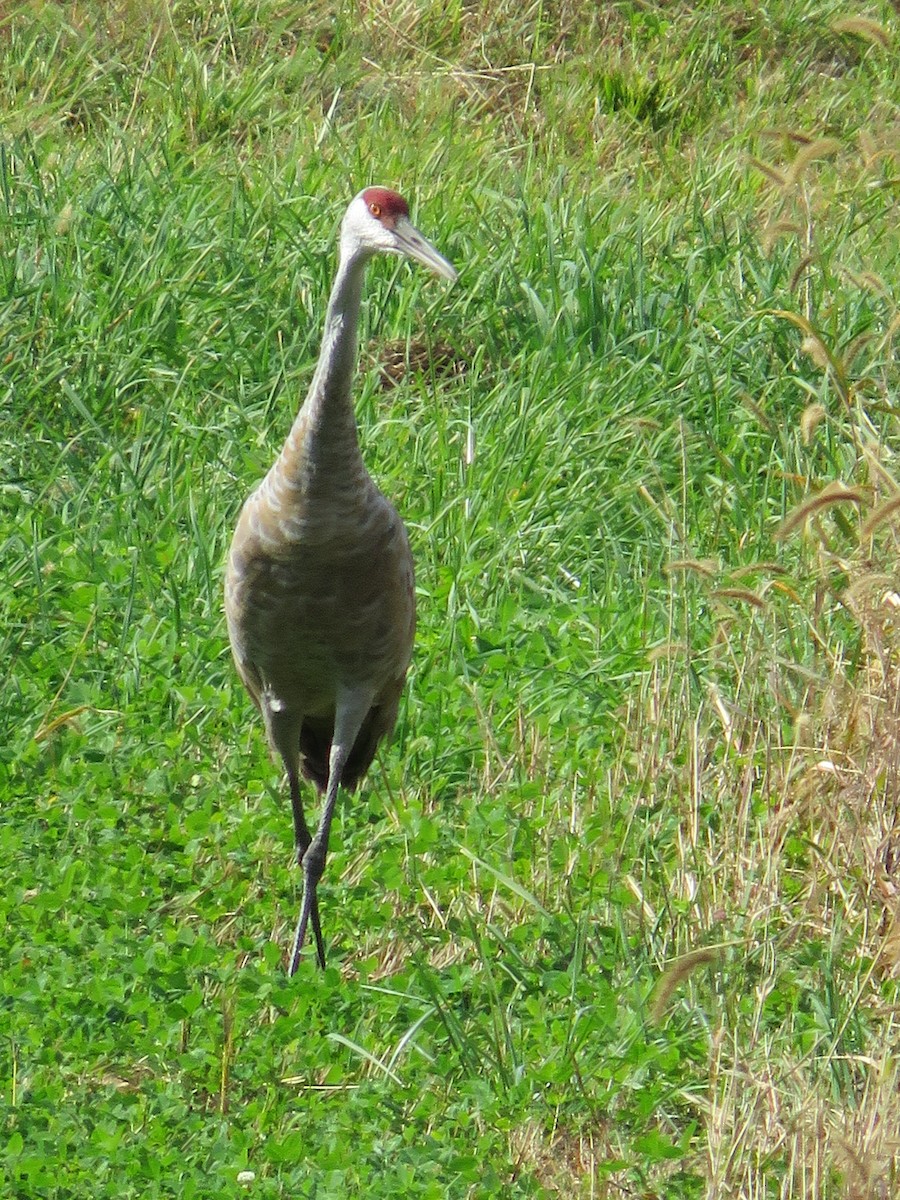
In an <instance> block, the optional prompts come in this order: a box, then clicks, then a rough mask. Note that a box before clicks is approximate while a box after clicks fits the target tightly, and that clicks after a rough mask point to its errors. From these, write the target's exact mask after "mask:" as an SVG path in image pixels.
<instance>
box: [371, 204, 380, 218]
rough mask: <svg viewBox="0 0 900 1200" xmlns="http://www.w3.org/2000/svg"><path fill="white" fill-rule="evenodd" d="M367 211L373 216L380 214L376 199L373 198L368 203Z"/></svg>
mask: <svg viewBox="0 0 900 1200" xmlns="http://www.w3.org/2000/svg"><path fill="white" fill-rule="evenodd" d="M369 212H370V213H371V214H372V216H373V217H380V216H381V205H380V204H379V203H378V201H377V200H373V201H372V203H371V204H370V205H369Z"/></svg>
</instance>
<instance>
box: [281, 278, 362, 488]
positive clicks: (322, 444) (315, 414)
mask: <svg viewBox="0 0 900 1200" xmlns="http://www.w3.org/2000/svg"><path fill="white" fill-rule="evenodd" d="M366 261H367V259H366V258H364V257H361V256H356V257H351V256H347V257H344V256H343V255H342V256H341V259H340V261H339V263H338V270H337V275H336V276H335V280H334V284H333V286H332V289H331V296H330V298H329V300H328V309H327V311H326V313H325V328H324V330H323V333H322V346H321V349H320V351H319V361H318V363H317V364H316V371H315V374H314V375H313V379H312V383H311V384H310V387H309V391H308V392H307V395H306V400H305V401H304V403H303V406H302V407H301V409H300V411H299V412H298V413H297V416H296V419H295V420H294V424H293V426H292V427H291V432H290V434H289V435H288V439H287V441H286V442H285V444H284V448H283V450H282V452H281V456H280V458H279V460H278V463H277V464H276V466H277V467H278V468H279V470H280V472H281V474H282V475H283V476H286V480H285V481H286V482H288V483H289V484H290V485H292V486H293V487H297V488H300V489H301V490H304V491H306V490H308V489H310V488H313V487H314V488H316V490H318V488H319V487H320V486H322V487H324V488H326V489H330V488H332V487H334V486H337V485H340V484H341V483H342V482H343V483H349V482H350V480H351V478H352V477H353V476H355V475H357V474H358V472H359V471H360V470H364V469H365V468H364V467H363V462H362V456H361V455H360V451H359V441H358V438H357V433H356V414H355V412H354V408H353V398H352V391H351V385H352V382H353V374H354V371H355V368H356V348H357V329H358V326H359V308H360V300H361V297H362V285H363V276H364V274H365V269H366Z"/></svg>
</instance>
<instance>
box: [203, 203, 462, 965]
mask: <svg viewBox="0 0 900 1200" xmlns="http://www.w3.org/2000/svg"><path fill="white" fill-rule="evenodd" d="M375 254H400V255H406V256H407V257H409V258H412V259H415V260H416V261H418V262H420V263H423V264H424V265H425V266H426V267H430V268H431V270H432V271H434V272H436V273H437V274H438V275H443V276H444V277H445V278H447V279H451V280H452V279H455V278H456V271H455V270H454V268H453V267H452V266H451V265H450V263H449V262H447V260H446V259H445V258H443V257H442V256H441V255H440V254H438V252H437V250H435V248H434V247H433V246H432V245H431V244H430V243H429V242H427V241H426V240H425V238H424V237H423V236H422V235H421V233H419V231H418V230H417V229H416V228H415V227H414V226H413V225H412V224H411V222H410V220H409V207H408V205H407V203H406V201H405V200H404V199H403V197H402V196H398V195H397V193H396V192H392V191H390V190H388V189H387V188H382V187H370V188H366V189H365V191H363V192H360V194H359V195H358V196H356V197H355V199H354V200H353V201H352V202H351V203H350V206H349V208H348V209H347V212H346V215H345V216H344V220H343V223H342V225H341V236H340V254H339V261H338V269H337V275H336V277H335V280H334V284H333V286H332V289H331V297H330V299H329V301H328V309H327V312H326V314H325V328H324V332H323V335H322V347H321V350H320V352H319V361H318V364H317V366H316V370H315V374H314V376H313V380H312V384H311V385H310V389H309V392H308V394H307V396H306V400H305V401H304V403H303V405H302V407H301V408H300V411H299V412H298V414H297V416H296V418H295V420H294V423H293V425H292V426H291V431H290V433H289V434H288V437H287V441H286V442H285V443H284V446H283V447H282V450H281V453H280V454H279V456H278V458H277V459H276V460H275V463H274V464H273V466H272V467H271V469H270V471H269V473H268V475H266V477H265V479H264V480H263V481H262V483H261V484H260V485H259V486H258V487H257V489H256V490H255V491H254V492H253V493H252V494H251V495H250V497H249V498H248V500H247V501H246V503H245V504H244V507H243V510H242V511H241V515H240V519H239V521H238V525H237V529H236V530H235V534H234V539H233V541H232V543H231V551H230V553H229V556H228V565H227V568H226V577H225V614H226V618H227V621H228V634H229V637H230V639H231V648H232V652H233V654H234V660H235V663H236V664H237V669H238V673H239V674H240V677H241V679H242V680H243V682H244V684H245V686H246V688H247V690H248V692H249V693H250V695H251V697H252V698H253V700H254V702H255V703H256V705H257V707H258V708H259V710H260V712H261V714H262V718H263V721H264V722H265V728H266V733H267V735H268V738H269V742H270V744H271V746H272V748H273V749H274V750H275V751H277V753H278V754H279V755H280V756H281V759H282V761H283V762H284V767H285V770H286V772H287V777H288V784H289V786H290V793H291V807H292V810H293V817H294V844H295V847H296V854H297V861H298V862H299V863H300V865H301V866H302V868H303V879H304V886H303V902H302V905H301V909H300V917H299V920H298V922H297V930H296V933H295V935H294V942H293V948H292V950H291V957H290V963H289V967H288V973H289V974H291V975H293V974H294V972H295V971H296V969H297V964H298V962H299V958H300V952H301V950H302V949H303V943H304V940H305V938H306V931H307V926H308V924H310V923H311V924H312V928H313V933H314V935H315V939H316V952H317V956H318V960H319V965H320V966H321V967H323V968H324V966H325V945H324V942H323V941H322V928H321V924H320V921H319V907H318V900H317V894H316V890H317V887H318V883H319V880H320V878H321V876H322V872H323V870H324V867H325V858H326V855H327V853H328V836H329V833H330V830H331V821H332V817H333V815H334V807H335V802H336V800H337V794H338V788H339V786H340V785H341V784H343V785H344V787H346V788H353V787H355V786H356V785H357V784H358V783H359V781H360V779H361V778H362V777H363V775H364V774H365V773H366V771H367V770H368V768H369V766H370V764H371V762H372V759H373V757H374V755H375V750H376V747H377V746H378V743H379V742H380V741H381V739H382V738H384V737H387V736H388V735H389V734H390V733H391V731H392V730H393V728H394V723H395V721H396V719H397V708H398V705H399V702H400V694H401V691H402V689H403V682H404V679H405V677H406V669H407V667H408V666H409V660H410V655H411V653H412V643H413V631H414V628H415V619H416V615H415V598H414V593H413V563H412V556H411V554H410V549H409V540H408V538H407V536H406V530H405V529H404V527H403V522H402V521H401V520H400V517H399V516H398V515H397V512H396V510H395V509H394V507H393V505H392V504H391V503H390V501H388V500H387V499H385V497H384V496H383V495H382V494H381V492H380V491H379V490H378V488H377V487H376V486H375V484H374V482H373V481H372V479H371V477H370V475H369V473H368V471H367V470H366V468H365V465H364V464H363V460H362V455H361V454H360V450H359V443H358V440H357V430H356V416H355V413H354V409H353V402H352V398H351V394H350V385H351V380H352V376H353V371H354V367H355V364H356V341H357V325H358V322H359V306H360V299H361V295H362V284H363V275H364V274H365V268H366V264H367V263H368V261H369V259H370V258H372V257H373V255H375ZM301 773H302V774H303V775H304V776H305V777H306V778H307V779H310V780H312V782H313V783H314V784H315V785H316V787H317V788H318V789H319V791H320V792H324V795H325V799H324V802H323V807H322V816H321V820H320V823H319V828H318V830H317V831H316V835H315V837H312V836H311V835H310V831H309V827H308V826H307V823H306V818H305V816H304V812H303V801H302V797H301V792H300V775H301Z"/></svg>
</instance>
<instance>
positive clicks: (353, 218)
mask: <svg viewBox="0 0 900 1200" xmlns="http://www.w3.org/2000/svg"><path fill="white" fill-rule="evenodd" d="M341 254H342V256H347V257H353V258H356V257H359V256H360V255H363V256H366V257H368V256H369V255H372V254H402V255H405V256H406V257H407V258H412V259H415V261H416V262H419V263H421V264H422V265H423V266H425V267H428V268H429V269H430V270H432V271H434V272H435V274H436V275H443V277H444V278H445V279H455V278H456V274H457V272H456V268H455V267H454V266H453V265H452V264H451V263H449V262H447V260H446V258H444V256H443V255H442V254H438V252H437V250H435V248H434V246H432V244H431V243H430V242H429V241H428V240H427V239H426V238H424V237H423V236H422V234H421V233H419V231H418V229H416V227H415V225H413V223H412V222H411V221H410V219H409V205H408V204H407V203H406V201H405V200H404V199H403V197H402V196H400V195H398V194H397V193H396V192H392V191H391V190H390V188H384V187H369V188H366V189H365V190H364V191H362V192H360V193H359V195H358V196H356V197H354V199H353V200H352V201H351V202H350V207H349V208H348V209H347V212H346V215H345V216H344V221H343V224H342V225H341Z"/></svg>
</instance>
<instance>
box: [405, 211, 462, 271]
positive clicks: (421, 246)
mask: <svg viewBox="0 0 900 1200" xmlns="http://www.w3.org/2000/svg"><path fill="white" fill-rule="evenodd" d="M394 237H395V238H396V240H397V253H398V254H406V255H408V256H409V257H410V258H414V259H415V260H416V262H420V263H421V264H422V266H424V267H428V268H429V269H430V270H432V271H434V273H435V274H436V275H442V276H443V277H444V279H450V280H453V279H456V277H457V275H458V271H457V270H456V267H454V266H453V264H452V263H449V262H447V260H446V258H444V256H443V254H438V252H437V250H435V248H434V246H432V244H431V242H429V241H428V239H427V238H424V237H422V235H421V233H419V231H418V229H416V227H415V225H413V223H412V222H411V221H409V220H407V218H406V217H398V218H397V223H396V225H395V226H394Z"/></svg>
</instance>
